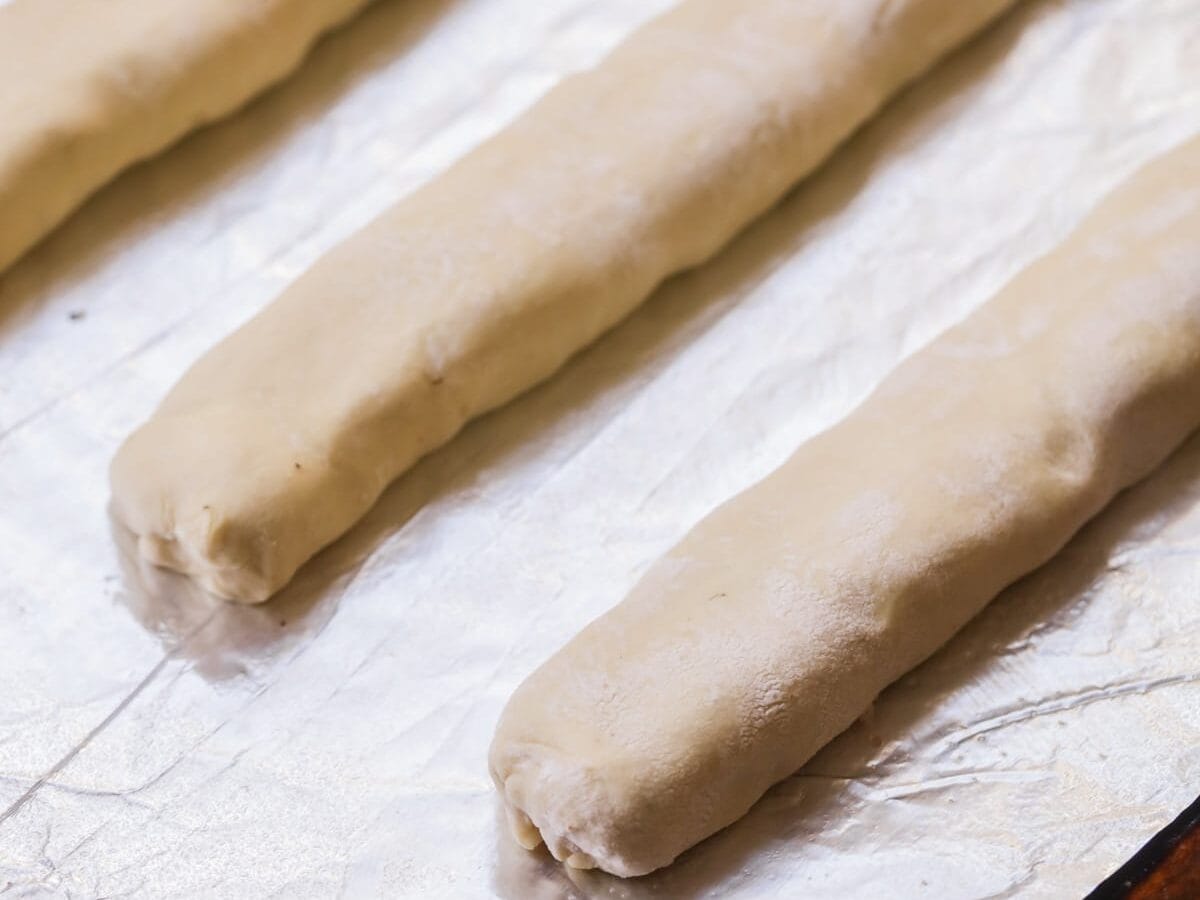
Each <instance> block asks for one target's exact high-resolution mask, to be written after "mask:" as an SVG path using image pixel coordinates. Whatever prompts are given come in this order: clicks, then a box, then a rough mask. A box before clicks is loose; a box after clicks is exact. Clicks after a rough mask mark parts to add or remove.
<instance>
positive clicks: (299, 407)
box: [112, 0, 1010, 601]
mask: <svg viewBox="0 0 1200 900" xmlns="http://www.w3.org/2000/svg"><path fill="white" fill-rule="evenodd" d="M1009 3H1010V0H841V2H837V3H829V2H826V0H755V2H753V3H747V2H744V0H686V2H684V3H682V4H680V5H679V6H678V7H676V8H675V9H673V10H672V11H671V12H669V13H668V14H666V15H665V16H663V17H661V18H659V19H657V20H655V21H653V22H652V23H651V24H649V25H647V26H645V27H643V28H642V29H641V30H639V31H638V32H636V33H635V34H634V36H633V37H632V38H630V39H629V40H627V41H626V42H625V43H624V44H622V45H621V46H619V47H618V48H617V50H616V51H615V52H613V53H612V55H610V56H609V57H608V58H607V59H606V60H604V61H603V62H602V63H601V64H600V65H599V66H598V67H597V68H595V69H593V70H591V71H590V72H587V73H584V74H581V75H577V76H574V77H572V78H568V79H567V80H566V81H564V82H563V83H562V84H561V85H560V86H559V87H557V88H556V89H554V90H552V91H551V92H550V93H549V94H548V95H547V96H546V97H545V98H544V99H542V100H541V101H540V102H539V103H538V104H537V105H536V106H534V107H533V108H532V109H531V110H529V111H528V112H527V113H526V114H525V115H524V116H522V117H521V118H519V119H518V120H517V121H516V122H515V123H514V124H513V125H511V126H509V127H508V128H507V129H506V130H504V131H503V132H501V133H500V135H499V136H497V137H495V138H493V139H491V140H490V141H488V142H486V143H485V144H483V145H482V146H481V147H480V148H478V149H477V150H476V151H474V152H473V153H471V154H470V155H468V156H467V157H466V158H464V159H463V160H462V161H460V162H459V163H458V164H457V165H455V166H454V167H452V168H451V169H450V170H449V171H447V172H446V173H445V174H443V175H442V176H440V177H439V178H437V179H435V180H434V181H433V182H431V183H430V184H429V185H427V186H425V187H424V188H422V189H420V190H418V191H417V192H416V193H414V194H412V195H411V196H410V197H408V198H407V199H405V200H404V201H402V202H400V203H399V204H397V205H396V206H395V207H393V208H392V209H391V210H389V211H388V212H386V213H385V214H383V215H382V216H381V217H380V218H378V219H376V220H375V221H374V222H373V223H371V224H370V225H368V226H367V227H366V228H365V229H364V230H362V231H360V232H359V233H358V234H357V235H355V236H354V237H352V238H350V239H349V240H347V241H346V242H344V243H343V244H341V245H340V246H337V247H335V248H334V249H333V250H332V251H331V252H329V253H328V254H327V255H326V256H325V257H324V258H322V259H321V260H320V261H318V262H317V264H316V265H315V266H314V267H313V268H312V269H310V270H309V271H308V272H307V273H306V274H305V275H304V276H302V277H301V278H300V279H299V280H298V281H297V282H295V283H294V284H293V285H291V287H289V288H288V290H287V291H285V293H284V294H283V295H282V296H281V297H280V298H279V299H278V300H276V301H275V302H274V303H273V304H272V305H270V306H269V307H268V308H267V309H266V310H264V311H263V312H262V313H260V314H259V315H258V316H257V317H255V318H254V319H252V320H251V321H250V322H249V323H248V324H247V325H245V326H244V327H243V328H242V329H241V330H239V331H238V332H236V333H235V334H233V335H232V336H231V337H229V338H228V339H226V340H225V341H223V342H222V343H221V344H219V345H218V346H217V347H216V348H214V349H213V350H212V351H210V352H209V353H208V354H207V355H206V356H204V357H203V358H202V359H201V360H200V361H199V362H198V363H197V364H196V365H195V366H193V367H192V369H191V370H190V371H189V372H188V373H187V374H186V375H185V376H184V377H183V379H182V380H181V381H180V382H179V384H178V385H176V386H175V388H174V389H173V390H172V391H171V392H170V394H169V395H168V396H167V398H166V399H165V400H164V401H163V403H162V405H161V406H160V407H159V409H158V410H157V411H156V412H155V413H154V415H153V416H152V417H151V419H150V420H149V421H148V422H147V423H146V424H145V425H144V426H143V427H142V428H141V429H140V430H138V431H137V432H136V433H135V434H134V435H133V436H132V437H131V438H130V439H129V440H128V442H127V443H126V444H125V445H124V447H122V448H121V450H120V452H119V453H118V454H117V457H116V459H115V461H114V463H113V466H112V485H113V495H114V501H115V502H114V505H113V509H114V512H115V513H116V515H117V517H118V518H119V519H121V520H122V521H123V522H124V523H125V524H126V525H127V526H128V527H129V528H130V530H131V531H133V532H134V533H136V534H137V535H138V536H139V541H138V542H139V546H140V548H141V552H142V554H144V555H145V556H146V557H148V558H149V559H150V560H152V561H154V562H156V563H159V564H161V565H165V566H169V567H171V568H175V569H178V570H181V571H183V572H186V573H188V574H190V575H192V576H193V577H194V578H195V579H197V580H198V581H199V582H200V583H201V584H202V585H203V586H204V587H206V588H207V589H208V590H210V591H212V592H213V593H216V594H219V595H222V596H225V597H230V598H233V599H236V600H243V601H258V600H263V599H265V598H266V597H267V596H269V595H270V594H271V593H273V592H274V591H275V590H277V589H278V588H279V587H281V586H282V585H283V584H284V583H285V582H287V581H288V579H289V578H291V576H292V574H293V573H294V572H295V571H296V569H297V568H298V567H299V566H300V565H301V563H303V562H304V561H305V560H307V559H308V558H309V557H310V556H312V555H313V554H314V553H316V552H317V551H318V550H319V549H320V548H321V547H322V546H324V545H325V544H327V543H329V542H330V541H332V540H334V539H335V538H337V537H338V536H339V535H340V534H342V532H344V531H345V530H346V529H348V528H349V527H350V526H351V525H353V524H354V522H355V521H356V520H357V519H358V518H359V517H361V516H362V515H363V514H364V513H365V512H366V510H367V509H368V508H369V507H370V506H371V504H372V503H374V501H375V500H376V498H377V497H378V496H379V494H380V492H381V491H382V490H383V488H384V487H385V486H386V485H387V484H388V483H389V482H390V481H392V480H393V479H394V478H396V477H397V476H398V475H399V474H400V473H401V472H403V471H404V470H405V469H406V468H408V467H409V466H410V465H411V464H412V463H413V462H414V461H415V460H416V459H417V458H418V457H420V456H422V455H423V454H425V453H427V452H428V451H429V450H431V449H433V448H434V447H437V446H438V445H440V444H442V443H444V442H445V441H446V440H448V439H449V438H450V437H451V436H452V435H453V434H454V433H455V432H457V431H458V429H459V428H460V427H461V426H462V425H463V424H464V423H465V422H466V421H467V420H468V419H470V418H472V417H473V416H477V415H479V414H480V413H482V412H484V411H486V410H488V409H491V408H493V407H495V406H498V405H499V404H501V403H504V402H505V401H506V400H509V399H510V398H512V397H513V396H514V395H516V394H518V393H519V392H521V391H523V390H525V389H527V388H528V387H530V386H531V385H533V384H535V383H537V382H538V381H540V380H542V379H543V378H546V377H547V376H548V375H550V374H551V373H552V372H553V371H554V370H555V369H557V368H558V367H559V366H560V365H562V363H563V362H564V361H565V360H566V359H567V357H569V356H570V355H571V354H572V353H574V352H576V351H577V350H579V349H580V348H581V347H583V346H585V345H586V344H587V343H588V342H590V341H592V340H593V339H594V338H596V337H597V336H598V335H599V334H600V333H602V332H603V331H605V330H606V329H608V328H609V327H611V326H612V325H614V324H615V323H616V322H617V321H618V320H620V319H621V318H622V317H623V316H625V315H626V314H627V313H628V312H630V310H632V309H633V308H634V307H635V306H636V305H637V304H638V303H639V302H641V301H642V300H643V299H644V298H645V297H646V296H647V294H649V293H650V291H651V290H652V289H653V288H654V287H655V285H657V284H658V283H659V282H660V281H662V279H663V278H665V277H666V276H667V275H670V274H671V273H673V272H677V271H679V270H680V269H683V268H686V267H688V266H691V265H693V264H695V263H698V262H700V261H701V260H703V259H705V258H706V257H708V256H709V255H711V254H712V253H713V252H715V251H716V250H717V249H718V248H719V247H720V246H721V245H722V244H723V243H725V242H726V241H727V240H729V239H730V238H731V237H732V236H733V235H734V233H736V232H737V230H738V229H740V228H741V227H742V226H744V225H745V224H746V223H747V222H748V221H749V220H751V219H752V218H754V217H755V216H756V215H758V214H759V213H761V212H762V211H763V210H765V209H766V208H767V207H768V206H770V205H771V204H772V203H773V202H775V201H776V200H777V199H778V198H779V197H780V196H781V195H782V194H783V192H784V191H786V190H787V188H788V187H789V186H790V185H791V184H792V183H793V182H795V181H796V180H797V179H798V178H800V177H801V176H803V175H805V174H806V173H808V172H809V171H811V170H812V169H813V168H814V167H815V166H816V165H817V164H818V163H819V162H820V161H821V160H822V159H823V158H824V157H825V156H826V155H827V154H828V153H829V152H830V151H831V150H832V149H833V148H834V146H835V145H837V143H838V142H839V141H841V140H842V139H843V138H845V137H846V136H847V135H848V134H849V133H850V132H851V131H852V130H853V129H854V128H855V127H857V126H858V125H859V124H860V123H861V122H862V121H863V120H864V119H865V118H867V117H868V116H869V115H870V114H871V113H872V112H873V111H874V110H875V109H877V108H878V107H879V105H880V104H881V103H883V101H884V100H885V99H886V98H887V97H888V96H889V95H890V94H892V93H894V92H895V91H896V90H897V89H898V88H899V87H900V86H901V85H902V84H904V83H905V82H906V81H908V80H909V79H910V78H912V77H913V76H915V75H916V74H917V73H918V72H920V71H921V70H922V69H924V68H926V67H927V66H929V65H930V64H931V63H932V62H933V60H935V59H936V58H937V57H939V56H940V55H942V54H943V53H944V52H945V51H947V50H948V49H949V48H950V47H952V46H954V45H955V44H957V43H959V42H960V41H962V40H963V39H965V38H966V37H967V36H968V35H969V34H971V33H972V32H973V31H975V30H976V29H978V28H979V27H981V26H982V25H983V24H984V23H985V22H987V21H988V20H989V19H991V18H992V17H993V16H994V15H996V14H997V13H998V12H999V11H1000V10H1001V9H1002V8H1003V7H1005V6H1008V5H1009Z"/></svg>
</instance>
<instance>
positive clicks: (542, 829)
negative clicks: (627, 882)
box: [490, 737, 670, 878]
mask: <svg viewBox="0 0 1200 900" xmlns="http://www.w3.org/2000/svg"><path fill="white" fill-rule="evenodd" d="M490 757H491V759H490V764H491V772H492V780H493V781H494V782H495V783H496V787H497V788H498V789H499V791H500V795H501V798H502V799H503V802H504V808H505V813H506V816H507V818H508V825H509V830H510V831H511V832H512V835H513V838H514V839H515V840H516V842H517V843H518V844H520V845H521V846H522V847H524V848H525V849H526V850H535V849H536V848H537V847H538V846H539V845H541V844H545V845H546V849H547V850H548V851H549V852H550V855H551V856H553V857H554V858H555V859H556V860H558V861H559V862H561V863H564V864H566V865H568V866H570V867H572V868H575V869H594V868H599V869H603V870H604V871H606V872H609V873H611V874H613V875H619V876H621V877H622V878H629V877H633V876H637V875H645V874H647V873H649V872H652V871H654V870H655V869H658V868H660V867H661V866H663V865H666V864H667V863H668V862H670V860H662V859H658V858H657V857H656V856H655V852H654V848H653V847H648V846H645V844H644V842H639V841H638V840H636V839H635V837H634V832H636V830H637V828H636V822H634V821H633V820H632V819H631V816H633V815H634V813H633V811H632V809H631V808H629V804H627V803H626V802H624V801H623V800H622V797H621V796H620V791H618V790H616V789H615V788H614V787H613V785H611V784H609V782H610V781H611V779H606V778H605V777H603V775H602V774H601V773H600V772H599V771H598V770H597V769H596V768H594V767H592V766H590V765H588V764H587V763H583V762H575V761H572V760H571V759H568V758H567V756H566V755H565V754H563V753H561V752H559V751H557V750H555V749H554V748H552V747H549V746H546V745H545V744H540V743H537V742H536V741H522V740H514V741H507V740H504V739H503V738H500V737H498V738H497V740H496V741H495V742H493V744H492V750H491V754H490ZM630 826H634V827H630Z"/></svg>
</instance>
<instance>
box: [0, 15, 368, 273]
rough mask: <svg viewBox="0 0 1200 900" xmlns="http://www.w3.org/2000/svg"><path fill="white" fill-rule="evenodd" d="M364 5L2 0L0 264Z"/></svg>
mask: <svg viewBox="0 0 1200 900" xmlns="http://www.w3.org/2000/svg"><path fill="white" fill-rule="evenodd" d="M366 2H367V0H13V2H12V3H8V4H6V5H4V6H2V7H0V270H3V269H4V268H5V267H6V266H8V265H9V263H11V262H13V260H15V259H16V258H17V257H18V256H20V255H21V254H22V253H24V252H25V251H26V250H27V249H29V248H30V247H31V246H33V244H34V243H35V242H37V241H38V240H39V239H40V238H41V237H42V236H43V235H45V234H46V233H47V232H48V231H50V229H51V228H53V227H54V226H55V225H57V224H58V223H59V222H60V221H61V220H62V219H63V218H65V217H66V215H67V214H68V213H70V212H71V211H72V210H73V209H74V208H75V207H76V206H78V205H79V204H80V203H81V202H83V200H84V199H85V198H86V197H87V196H88V195H89V194H91V193H92V192H93V191H94V190H96V189H97V188H98V187H100V186H101V185H103V184H104V183H105V182H107V181H108V180H109V179H111V178H112V177H113V176H115V175H116V174H117V173H118V172H120V171H121V170H122V169H124V168H125V167H127V166H129V165H130V164H132V163H134V162H137V161H138V160H140V159H144V158H146V157H148V156H151V155H153V154H155V153H157V152H158V151H160V150H162V149H163V148H164V147H166V146H167V145H168V144H170V143H172V142H173V141H175V140H176V139H178V138H179V137H181V136H182V135H184V134H185V133H187V132H188V131H190V130H192V129H193V128H195V127H197V126H198V125H201V124H203V123H205V122H210V121H212V120H213V119H216V118H218V117H220V116H223V115H225V114H226V113H229V112H230V111H232V110H234V109H236V108H237V107H239V106H241V105H242V104H243V103H245V102H246V101H247V100H249V99H250V98H251V97H252V96H254V95H255V94H257V93H258V92H260V91H261V90H263V89H264V88H265V87H267V86H268V85H270V84H273V83H274V82H276V81H278V80H279V79H280V78H282V77H283V76H284V75H286V74H287V73H288V72H290V71H291V70H292V69H293V68H295V67H296V65H297V64H298V63H299V61H300V59H301V57H302V56H303V55H304V53H305V51H306V50H307V49H308V47H309V45H310V44H311V43H312V42H313V40H314V39H315V38H316V37H317V36H318V35H320V34H321V33H322V32H324V31H326V30H328V29H329V28H331V27H332V26H334V25H335V24H337V23H338V22H340V21H342V20H343V19H346V18H348V17H349V16H350V15H351V14H352V13H354V12H356V11H357V10H358V9H360V8H361V7H363V6H364V5H365V4H366Z"/></svg>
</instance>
